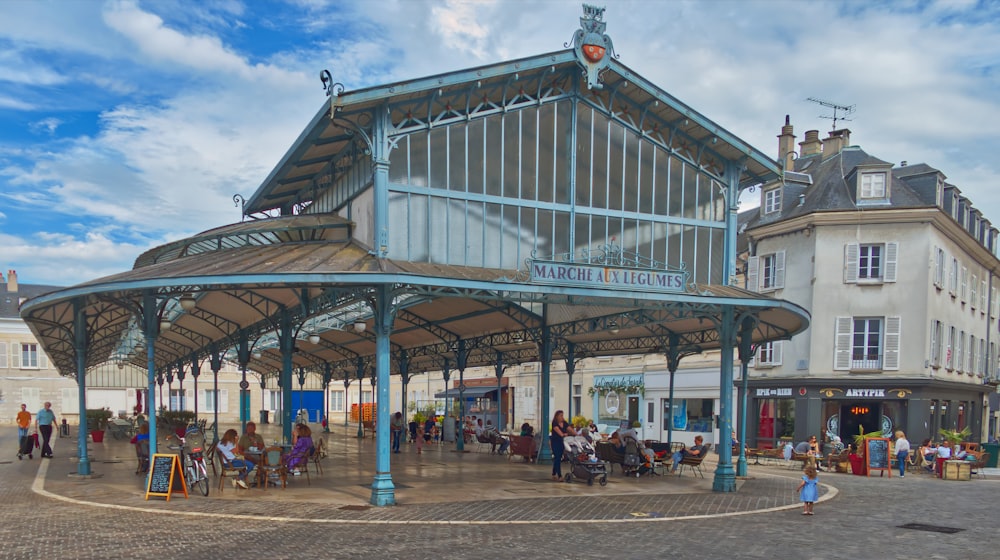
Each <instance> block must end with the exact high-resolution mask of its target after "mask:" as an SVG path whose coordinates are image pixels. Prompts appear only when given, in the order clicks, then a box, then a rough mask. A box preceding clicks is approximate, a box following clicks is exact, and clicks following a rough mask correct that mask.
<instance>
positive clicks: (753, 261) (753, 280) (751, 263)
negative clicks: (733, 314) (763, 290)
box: [747, 257, 760, 292]
mask: <svg viewBox="0 0 1000 560" xmlns="http://www.w3.org/2000/svg"><path fill="white" fill-rule="evenodd" d="M759 267H760V257H750V260H748V261H747V289H748V290H750V291H752V292H759V291H760V284H759V283H758V279H757V270H758V268H759Z"/></svg>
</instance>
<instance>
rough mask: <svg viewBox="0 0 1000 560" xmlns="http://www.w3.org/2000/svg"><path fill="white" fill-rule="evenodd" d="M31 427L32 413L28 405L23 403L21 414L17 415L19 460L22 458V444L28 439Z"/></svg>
mask: <svg viewBox="0 0 1000 560" xmlns="http://www.w3.org/2000/svg"><path fill="white" fill-rule="evenodd" d="M30 426H31V413H30V412H28V405H26V404H24V403H21V412H18V413H17V445H18V451H17V458H18V459H20V458H21V442H22V441H23V438H26V437H28V428H29V427H30Z"/></svg>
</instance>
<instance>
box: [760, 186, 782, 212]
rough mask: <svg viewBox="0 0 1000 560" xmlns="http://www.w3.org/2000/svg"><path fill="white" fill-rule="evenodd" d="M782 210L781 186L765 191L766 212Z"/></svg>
mask: <svg viewBox="0 0 1000 560" xmlns="http://www.w3.org/2000/svg"><path fill="white" fill-rule="evenodd" d="M779 210H781V188H780V187H777V188H773V189H770V190H766V191H764V213H765V214H772V213H774V212H778V211H779Z"/></svg>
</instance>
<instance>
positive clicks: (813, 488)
mask: <svg viewBox="0 0 1000 560" xmlns="http://www.w3.org/2000/svg"><path fill="white" fill-rule="evenodd" d="M818 483H819V475H818V474H817V473H816V467H815V466H813V465H809V466H807V467H806V468H805V469H804V470H803V471H802V482H801V483H799V487H798V488H796V489H795V490H796V491H797V492H798V493H799V499H800V500H802V515H812V514H813V504H814V503H816V500H817V499H819V484H818Z"/></svg>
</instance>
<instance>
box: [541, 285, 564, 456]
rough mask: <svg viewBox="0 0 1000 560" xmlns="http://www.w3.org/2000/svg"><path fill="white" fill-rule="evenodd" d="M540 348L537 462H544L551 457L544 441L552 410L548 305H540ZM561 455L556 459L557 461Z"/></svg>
mask: <svg viewBox="0 0 1000 560" xmlns="http://www.w3.org/2000/svg"><path fill="white" fill-rule="evenodd" d="M541 345H542V346H541V348H540V349H539V352H538V354H539V355H538V360H539V361H540V362H541V364H542V390H541V393H542V395H541V397H542V419H541V426H540V429H541V430H542V445H541V447H542V448H541V449H539V450H538V462H539V463H544V462H547V461H549V460H550V459H552V448H551V445H549V442H548V441H546V439H547V437H549V434H550V433H551V432H552V425H551V424H552V411H551V410H549V400H550V398H549V393H550V391H551V387H552V383H551V375H552V330H551V329H550V328H549V306H548V304H543V305H542V340H541ZM561 459H562V456H560V457H559V458H557V459H556V461H559V460H561Z"/></svg>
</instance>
